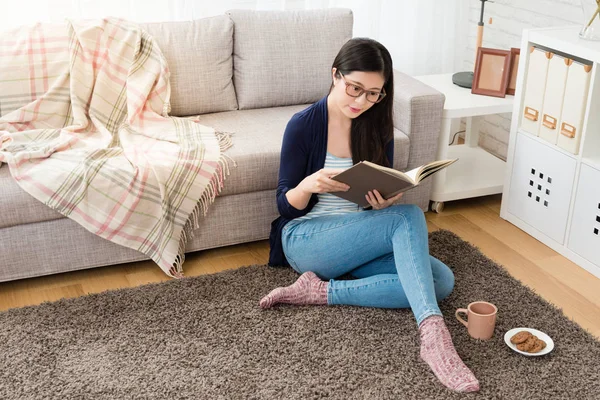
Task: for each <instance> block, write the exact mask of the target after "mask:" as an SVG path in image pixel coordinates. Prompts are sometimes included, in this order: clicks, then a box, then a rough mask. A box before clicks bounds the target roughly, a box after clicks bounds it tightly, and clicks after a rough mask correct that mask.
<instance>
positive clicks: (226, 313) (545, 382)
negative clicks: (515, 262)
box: [0, 231, 600, 400]
mask: <svg viewBox="0 0 600 400" xmlns="http://www.w3.org/2000/svg"><path fill="white" fill-rule="evenodd" d="M430 250H431V253H432V254H433V255H434V256H436V257H438V258H439V259H441V260H442V261H444V262H445V263H447V264H448V265H449V266H450V267H451V268H452V269H453V270H454V273H455V274H456V288H455V290H454V292H453V293H452V295H451V296H450V297H449V298H448V299H446V300H444V301H443V302H442V303H441V304H440V306H441V308H442V311H443V313H444V316H445V318H446V321H447V323H448V325H449V328H450V331H451V333H452V336H453V340H454V343H455V345H456V348H457V350H458V353H459V354H460V355H461V357H462V358H463V360H464V361H465V363H466V364H467V365H468V366H469V367H471V369H472V370H473V371H474V372H475V375H476V376H477V377H478V378H479V380H480V382H481V391H480V392H479V393H477V394H469V395H467V396H466V397H473V398H475V397H477V398H480V399H527V400H533V399H544V400H547V399H578V400H583V399H598V398H600V342H598V341H596V340H595V339H594V338H593V337H592V336H591V335H589V334H588V333H587V332H586V331H584V330H582V329H581V328H580V327H578V326H577V325H576V324H574V323H573V322H571V321H570V320H569V319H568V318H566V317H565V316H564V315H563V314H562V313H561V312H560V311H559V310H557V309H556V308H554V307H553V306H551V305H550V304H549V303H547V302H546V301H544V300H542V299H541V298H540V297H539V296H537V295H536V294H534V293H533V292H532V291H531V290H529V289H527V288H526V287H524V286H522V285H521V284H520V283H519V282H518V281H516V280H515V279H513V278H511V277H510V276H509V275H508V274H507V273H506V272H505V271H504V270H503V269H502V268H501V267H499V266H498V265H497V264H495V263H494V262H492V261H491V260H489V259H488V258H486V257H485V256H484V255H482V254H481V253H480V252H479V251H478V250H477V249H475V248H474V247H473V246H471V245H470V244H468V243H466V242H464V241H462V240H461V239H460V238H459V237H457V236H456V235H454V234H453V233H451V232H448V231H438V232H435V233H432V234H431V235H430ZM296 278H297V274H296V273H294V272H293V271H292V270H290V269H281V268H270V267H266V266H251V267H244V268H241V269H238V270H233V271H226V272H223V273H219V274H215V275H204V276H200V277H194V278H185V279H182V280H178V281H175V280H174V281H169V282H165V283H160V284H151V285H146V286H142V287H138V288H133V289H123V290H117V291H110V292H104V293H100V294H94V295H89V296H85V297H80V298H76V299H69V300H61V301H58V302H54V303H45V304H42V305H39V306H34V307H25V308H21V309H13V310H9V311H7V312H4V313H0V398H2V399H42V398H44V399H46V398H60V399H132V398H136V399H137V398H139V399H316V398H332V399H344V400H347V399H392V398H395V399H454V398H462V397H465V396H461V395H458V394H454V393H452V392H450V391H448V390H447V389H445V388H444V387H443V386H442V385H441V384H440V383H439V382H438V381H437V379H436V378H435V377H434V375H433V374H432V373H431V371H430V369H429V368H428V366H427V365H426V364H425V363H424V362H422V361H421V360H420V358H419V341H418V334H417V327H416V324H415V319H414V317H413V314H412V312H411V311H410V310H382V309H373V308H357V307H347V306H336V307H327V306H318V307H315V306H303V307H299V306H278V307H275V308H274V309H271V310H261V309H260V308H259V307H258V301H259V299H260V298H261V297H262V296H263V295H264V294H266V293H267V292H268V291H269V290H270V289H272V288H274V287H277V286H282V285H288V284H291V283H292V282H293V281H294V280H295V279H296ZM474 300H486V301H490V302H492V303H494V304H496V305H497V306H498V308H499V315H498V323H497V326H496V332H495V335H494V338H492V339H491V340H489V341H478V340H474V339H471V338H470V337H469V336H468V335H467V332H466V329H465V328H464V327H463V326H462V325H460V324H459V323H458V322H457V321H456V319H455V318H454V310H455V309H456V308H458V307H465V306H466V305H467V304H468V303H469V302H471V301H474ZM521 326H526V327H532V328H536V329H539V330H542V331H544V332H546V333H548V334H549V335H550V336H551V337H552V338H553V339H554V341H555V345H556V347H555V349H554V351H553V352H551V353H550V354H548V355H545V356H542V357H525V356H522V355H520V354H517V353H515V352H513V351H512V350H510V349H509V348H508V347H507V346H506V345H505V344H504V342H503V335H504V333H505V332H506V331H507V330H509V329H511V328H514V327H521Z"/></svg>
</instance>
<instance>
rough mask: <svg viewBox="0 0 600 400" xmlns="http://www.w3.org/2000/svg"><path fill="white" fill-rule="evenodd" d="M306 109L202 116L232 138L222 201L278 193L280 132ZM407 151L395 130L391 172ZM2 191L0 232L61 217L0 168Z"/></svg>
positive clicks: (404, 161)
mask: <svg viewBox="0 0 600 400" xmlns="http://www.w3.org/2000/svg"><path fill="white" fill-rule="evenodd" d="M306 107H308V105H300V106H288V107H275V108H262V109H257V110H237V111H227V112H221V113H214V114H204V115H201V116H200V118H199V122H200V123H201V124H204V125H208V126H211V127H213V128H215V129H217V130H223V131H227V132H233V133H234V134H233V146H232V147H231V148H230V149H229V150H227V152H226V153H225V154H227V155H228V156H229V157H231V158H232V159H233V160H235V162H236V163H237V168H234V167H233V165H230V172H231V175H230V176H229V177H227V180H226V181H225V187H224V188H223V191H222V192H221V194H220V196H227V195H232V194H241V193H248V192H257V191H261V190H269V189H275V188H277V175H278V173H279V154H280V151H281V142H282V139H283V132H284V131H285V127H286V125H287V123H288V121H289V120H290V118H292V116H293V115H294V114H295V113H297V112H298V111H301V110H303V109H304V108H306ZM409 146H410V143H409V139H408V137H407V136H406V135H405V134H404V133H402V132H400V131H399V130H395V139H394V168H397V169H401V170H404V169H405V168H406V166H407V165H408V149H409ZM230 164H231V163H230ZM0 188H1V190H0V228H5V227H9V226H15V225H21V224H28V223H34V222H42V221H50V220H54V219H59V218H63V216H62V215H61V214H59V213H58V212H57V211H54V210H52V209H51V208H50V207H48V206H46V205H44V204H42V203H41V202H40V201H38V200H37V199H35V198H34V197H33V196H31V195H30V194H29V193H27V192H25V191H24V190H23V189H21V188H20V187H19V185H17V183H16V182H15V180H14V179H13V177H12V176H11V175H10V170H9V168H8V166H7V165H2V167H0ZM273 201H275V199H273ZM209 210H210V209H209Z"/></svg>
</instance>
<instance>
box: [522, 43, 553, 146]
mask: <svg viewBox="0 0 600 400" xmlns="http://www.w3.org/2000/svg"><path fill="white" fill-rule="evenodd" d="M548 61H549V60H548V58H547V57H546V52H544V51H542V50H539V49H535V50H533V52H531V53H530V54H529V64H528V66H527V75H526V76H525V92H524V98H523V109H522V110H521V117H520V118H521V129H523V130H524V131H527V132H529V133H531V134H533V135H536V136H537V135H538V132H539V129H540V121H541V119H542V106H543V101H544V90H545V88H546V76H547V74H548Z"/></svg>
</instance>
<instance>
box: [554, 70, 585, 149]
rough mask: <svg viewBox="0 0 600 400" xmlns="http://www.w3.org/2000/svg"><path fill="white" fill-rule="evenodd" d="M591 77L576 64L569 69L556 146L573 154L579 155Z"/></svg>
mask: <svg viewBox="0 0 600 400" xmlns="http://www.w3.org/2000/svg"><path fill="white" fill-rule="evenodd" d="M591 75H592V74H591V71H589V72H587V71H586V67H585V66H584V65H583V64H580V63H578V62H573V64H571V66H570V67H569V73H568V75H567V85H566V87H565V99H564V105H563V110H562V114H561V118H560V125H559V135H558V141H557V145H558V147H561V148H563V149H565V150H567V151H568V152H570V153H573V154H579V143H580V142H581V129H582V127H583V116H584V113H585V107H586V100H587V94H588V88H589V85H590V76H591ZM571 136H572V137H571Z"/></svg>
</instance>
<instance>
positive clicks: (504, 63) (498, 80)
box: [471, 47, 511, 97]
mask: <svg viewBox="0 0 600 400" xmlns="http://www.w3.org/2000/svg"><path fill="white" fill-rule="evenodd" d="M510 59H511V53H510V51H509V50H500V49H491V48H487V47H480V48H479V49H477V60H476V62H475V72H474V73H473V85H472V87H471V93H473V94H482V95H485V96H494V97H506V89H507V87H508V80H509V75H508V74H509V72H510Z"/></svg>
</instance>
